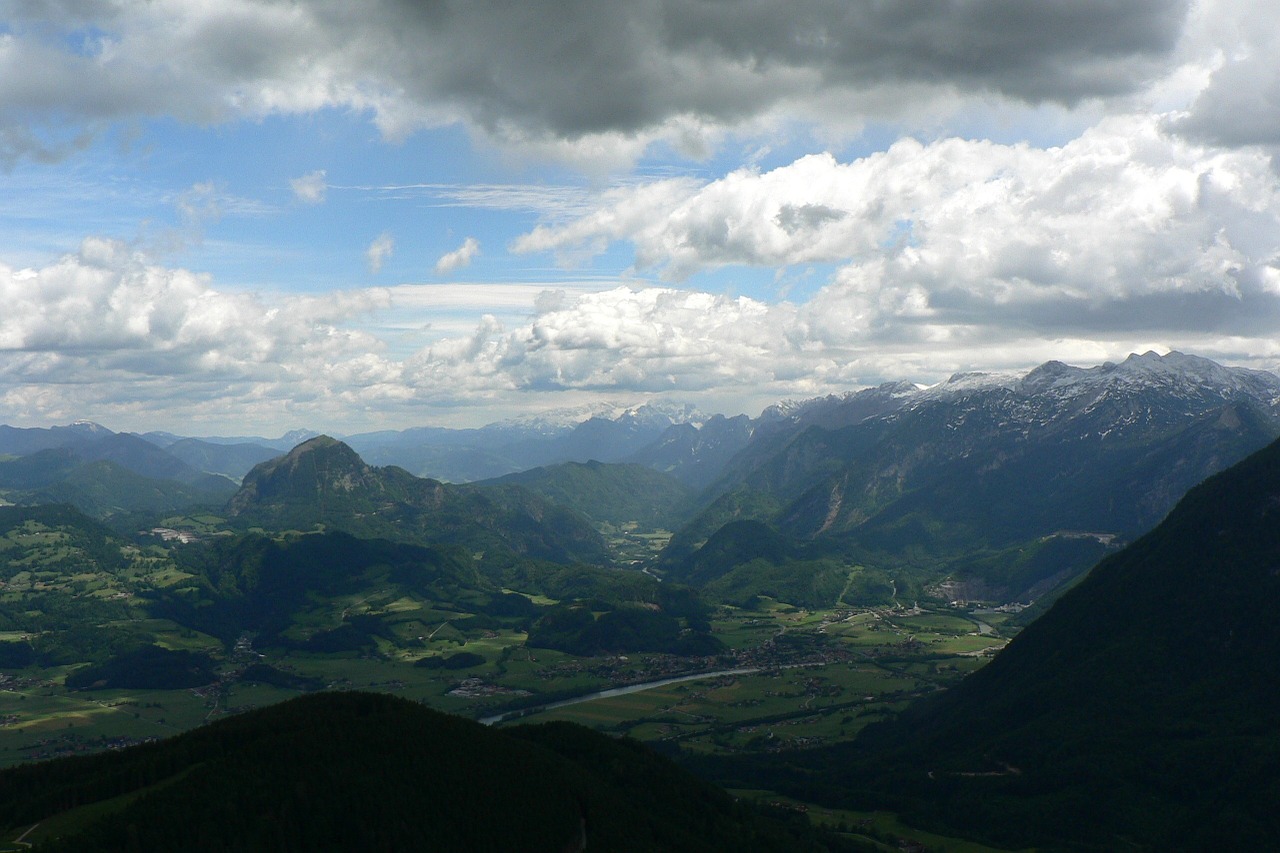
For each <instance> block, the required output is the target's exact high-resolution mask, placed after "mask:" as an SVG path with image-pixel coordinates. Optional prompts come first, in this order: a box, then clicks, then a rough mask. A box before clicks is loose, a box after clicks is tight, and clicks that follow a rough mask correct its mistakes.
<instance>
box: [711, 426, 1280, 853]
mask: <svg viewBox="0 0 1280 853" xmlns="http://www.w3.org/2000/svg"><path fill="white" fill-rule="evenodd" d="M1278 612H1280V443H1277V444H1273V445H1271V446H1270V447H1268V448H1266V449H1264V450H1262V451H1260V452H1258V453H1256V454H1255V455H1253V456H1251V457H1249V458H1248V459H1246V460H1245V461H1243V462H1241V463H1239V464H1237V465H1236V466H1235V467H1233V468H1231V469H1229V470H1227V471H1225V472H1223V473H1222V474H1219V475H1217V476H1215V477H1212V478H1210V479H1209V480H1207V481H1206V482H1204V483H1203V484H1201V485H1200V486H1198V487H1196V488H1195V489H1193V490H1192V491H1191V492H1189V493H1188V494H1187V495H1186V497H1185V498H1184V499H1183V500H1182V501H1181V502H1180V503H1179V504H1178V506H1177V507H1176V508H1175V509H1174V511H1173V512H1172V513H1170V515H1169V517H1168V518H1167V519H1166V520H1165V521H1164V522H1163V523H1162V524H1161V525H1160V526H1159V527H1157V528H1156V529H1155V530H1154V531H1152V532H1151V533H1149V534H1148V535H1146V536H1144V537H1143V538H1141V539H1139V540H1138V541H1137V542H1135V543H1134V544H1133V545H1131V546H1130V547H1128V548H1126V549H1125V550H1123V551H1121V552H1120V553H1118V554H1116V555H1114V556H1112V557H1110V558H1108V559H1106V560H1104V561H1103V562H1102V563H1100V564H1099V565H1098V566H1097V567H1096V568H1095V569H1094V570H1093V572H1092V573H1091V574H1090V575H1089V577H1088V578H1086V579H1085V580H1084V581H1083V582H1082V583H1081V584H1080V585H1079V586H1078V587H1076V588H1075V589H1074V590H1072V591H1071V592H1070V593H1068V594H1066V595H1064V596H1063V597H1062V599H1061V600H1060V601H1058V602H1057V603H1056V604H1055V605H1054V606H1053V607H1052V608H1051V609H1050V610H1049V611H1048V612H1047V613H1046V614H1045V615H1044V616H1042V617H1041V618H1040V619H1039V620H1037V621H1036V622H1034V623H1033V624H1032V625H1031V626H1030V627H1028V628H1027V629H1026V630H1025V631H1024V632H1023V633H1022V634H1021V635H1019V636H1018V637H1017V638H1016V639H1015V640H1014V641H1013V642H1012V643H1010V645H1009V646H1008V648H1007V649H1006V650H1005V651H1003V652H1002V653H1001V654H999V655H998V656H997V657H996V659H995V660H994V661H993V662H992V663H991V664H989V665H988V666H987V667H986V668H984V669H982V670H980V671H978V672H977V673H976V674H974V675H973V676H971V677H970V678H968V679H966V680H965V681H963V682H961V684H960V685H958V686H957V687H956V688H954V689H952V690H950V691H949V692H947V693H946V694H942V695H940V696H938V697H936V698H934V699H933V700H931V701H926V702H924V703H922V704H920V705H918V706H916V707H915V708H912V709H911V710H910V711H909V712H907V713H905V714H903V715H902V716H901V717H900V718H898V719H897V720H895V721H893V722H890V723H885V724H881V725H879V726H872V727H871V728H869V729H867V730H866V731H865V732H864V733H863V735H862V737H860V738H859V739H858V740H857V741H856V742H855V743H853V744H851V745H845V746H843V747H840V748H837V749H833V750H826V751H821V752H819V751H815V752H812V753H807V754H804V755H802V756H796V755H792V756H791V757H789V758H788V759H787V760H786V762H785V764H786V765H787V766H788V767H789V768H790V772H791V775H790V777H789V778H790V779H791V782H790V784H791V785H792V786H793V790H794V791H795V792H796V793H803V794H805V795H807V796H808V797H812V798H815V799H826V800H839V801H844V802H847V803H851V804H857V805H859V806H861V807H868V806H872V805H875V806H889V807H892V808H894V809H896V810H900V811H902V812H904V813H905V815H906V816H907V817H908V818H909V819H910V820H913V821H915V822H917V823H921V824H932V825H935V826H945V827H947V828H949V829H950V830H951V831H952V832H957V831H959V832H961V833H965V834H968V835H974V834H977V835H980V836H985V837H987V838H990V839H993V840H995V841H998V842H1003V843H1005V844H1011V845H1030V844H1034V845H1037V846H1039V847H1041V848H1046V847H1048V848H1053V847H1055V846H1061V847H1065V848H1069V849H1099V850H1120V849H1134V850H1183V849H1185V850H1249V849H1256V850H1262V849H1274V846H1273V845H1274V844H1275V841H1276V839H1277V838H1280V809H1277V808H1276V804H1277V803H1280V730H1277V727H1276V721H1277V719H1280V663H1277V662H1278V661H1280V618H1277V613H1278ZM796 768H803V770H802V771H798V772H797V771H796ZM779 770H781V768H780V767H778V766H776V765H775V766H774V767H771V768H745V767H742V768H737V769H736V770H734V771H730V772H737V773H740V774H750V773H761V774H764V775H768V774H770V773H776V772H779ZM783 772H784V773H786V772H788V771H783ZM775 781H776V778H775Z"/></svg>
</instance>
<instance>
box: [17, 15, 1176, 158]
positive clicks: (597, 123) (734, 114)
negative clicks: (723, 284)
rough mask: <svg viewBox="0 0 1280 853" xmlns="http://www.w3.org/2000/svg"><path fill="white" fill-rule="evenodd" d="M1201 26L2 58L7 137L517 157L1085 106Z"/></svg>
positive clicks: (57, 41)
mask: <svg viewBox="0 0 1280 853" xmlns="http://www.w3.org/2000/svg"><path fill="white" fill-rule="evenodd" d="M1186 10H1187V2H1186V0H1132V2H1123V3H1121V2H1115V0H951V2H947V1H946V0H893V2H888V0H886V1H885V2H879V0H864V2H853V3H850V2H844V1H843V0H790V2H780V0H770V2H763V0H745V2H713V0H639V2H629V3H600V2H593V0H526V1H525V2H484V0H465V2H464V0H442V1H441V2H419V0H383V2H381V3H362V4H347V3H338V2H325V1H324V0H316V1H315V2H310V3H307V2H303V3H296V4H284V3H273V2H262V1H255V0H239V2H235V1H234V0H233V1H232V2H227V3H225V4H216V5H212V6H207V7H206V6H201V4H191V3H179V2H163V0H162V2H156V3H148V4H136V5H130V4H125V5H119V4H94V3H90V2H81V3H69V2H56V3H40V2H36V0H26V2H23V3H21V4H20V5H19V6H18V7H17V9H16V12H15V13H14V16H13V19H12V20H11V22H10V29H11V33H10V34H9V35H8V36H7V37H0V38H3V41H0V72H2V73H0V80H3V82H0V116H3V118H4V119H5V123H6V124H10V125H12V124H14V123H15V122H20V121H30V120H32V117H33V116H34V117H36V118H43V119H44V120H50V121H51V120H56V119H62V118H70V119H71V120H76V119H77V118H79V119H85V118H104V117H112V116H126V115H133V114H138V113H143V114H152V115H154V114H163V113H169V114H174V115H178V116H179V117H182V118H185V119H193V120H197V121H210V120H218V119H219V118H224V117H228V116H235V115H239V114H249V115H262V114H268V113H272V112H306V111H310V110H314V109H319V108H323V107H326V106H347V107H355V108H357V109H370V110H373V111H374V112H375V113H376V114H377V116H378V120H379V123H380V124H381V125H382V126H383V128H384V130H387V131H388V132H391V133H393V134H394V133H401V132H407V131H409V130H412V129H413V128H414V127H416V126H421V125H422V124H431V123H436V122H441V121H456V120H462V121H467V122H470V123H472V124H474V125H477V126H480V127H483V128H484V129H486V130H487V131H488V132H490V133H493V134H495V135H498V136H502V137H507V138H518V137H520V136H550V137H556V138H562V139H577V138H581V137H583V136H586V135H590V134H595V133H606V132H619V133H623V134H632V133H636V132H639V131H643V130H646V129H653V128H658V127H661V126H662V125H663V123H664V122H668V121H670V120H672V119H675V118H694V119H696V120H700V121H703V122H710V123H713V124H725V123H730V124H731V123H733V122H736V121H740V120H744V119H747V118H750V117H752V116H755V115H759V114H761V113H764V112H767V111H769V110H771V109H775V108H778V107H779V106H780V105H783V106H785V105H786V104H787V103H789V102H791V101H803V100H805V99H811V98H814V97H818V96H823V97H825V96H830V95H832V94H835V95H840V94H842V93H843V94H847V95H849V96H850V97H851V98H852V97H853V96H855V95H856V93H857V92H859V91H861V90H863V89H865V88H868V87H885V86H888V87H893V86H897V85H920V84H925V85H932V86H938V87H941V88H942V89H944V90H946V91H953V90H954V91H960V92H975V93H996V94H999V95H1004V96H1008V97H1011V98H1015V99H1019V100H1023V101H1027V102H1033V103H1034V102H1042V101H1053V102H1061V103H1068V104H1070V103H1074V102H1077V101H1079V100H1080V99H1083V98H1089V97H1093V96H1107V95H1114V94H1117V93H1124V92H1130V91H1134V90H1135V89H1136V88H1138V87H1139V86H1141V85H1142V84H1143V83H1144V82H1145V81H1146V80H1148V79H1149V78H1150V77H1151V76H1152V75H1154V74H1156V73H1159V72H1160V71H1163V70H1165V69H1166V67H1167V61H1168V59H1169V56H1170V53H1171V51H1172V50H1173V47H1174V45H1175V43H1176V41H1177V39H1178V36H1179V33H1180V30H1181V27H1182V25H1183V20H1184V18H1185V16H1186ZM77 81H78V82H77ZM55 83H56V85H54V84H55ZM851 103H852V101H851Z"/></svg>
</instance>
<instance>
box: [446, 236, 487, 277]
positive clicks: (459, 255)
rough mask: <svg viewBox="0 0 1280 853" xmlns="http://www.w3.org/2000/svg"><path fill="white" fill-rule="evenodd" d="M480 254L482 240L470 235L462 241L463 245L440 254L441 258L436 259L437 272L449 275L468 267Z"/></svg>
mask: <svg viewBox="0 0 1280 853" xmlns="http://www.w3.org/2000/svg"><path fill="white" fill-rule="evenodd" d="M478 254H480V241H479V240H477V239H476V238H475V237H468V238H467V239H465V240H463V241H462V245H461V246H459V247H458V248H456V249H454V250H453V251H452V252H446V253H445V254H443V255H441V256H440V260H438V261H436V267H435V273H436V275H448V274H449V273H452V272H455V271H457V270H460V269H462V268H463V267H468V266H470V265H471V262H472V261H473V260H475V257H476V255H478Z"/></svg>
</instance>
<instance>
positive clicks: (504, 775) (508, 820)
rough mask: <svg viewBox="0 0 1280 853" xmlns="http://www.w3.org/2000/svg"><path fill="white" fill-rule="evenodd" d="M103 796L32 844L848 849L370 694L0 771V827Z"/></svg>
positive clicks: (643, 774) (735, 808)
mask: <svg viewBox="0 0 1280 853" xmlns="http://www.w3.org/2000/svg"><path fill="white" fill-rule="evenodd" d="M139 793H142V795H141V796H136V795H138V794H139ZM113 798H114V799H113ZM104 801H106V803H105V805H101V806H91V807H90V809H92V810H93V811H100V812H101V814H100V816H97V817H96V818H91V819H90V820H89V821H88V823H87V825H86V826H85V827H84V828H83V829H82V830H78V831H76V832H75V834H72V835H68V836H67V837H64V838H62V839H61V840H59V841H49V842H45V843H43V844H39V845H37V847H36V849H37V850H46V851H51V850H56V851H78V853H79V851H99V850H136V851H174V850H186V851H205V850H208V851H214V850H272V851H304V850H305V851H311V850H371V851H372V850H378V851H381V850H397V851H399V850H432V851H459V853H481V851H504V853H506V851H515V850H519V851H530V853H536V851H549V853H560V851H572V850H582V849H588V850H608V851H657V850H663V851H683V850H688V851H694V850H696V851H700V853H703V852H704V851H707V852H709V851H726V853H729V851H732V853H739V851H821V850H833V849H846V848H836V847H829V846H827V843H828V842H824V841H822V840H821V839H820V838H819V836H818V835H817V834H816V833H814V832H813V831H812V830H810V829H809V828H808V825H807V823H806V822H804V820H803V818H798V817H791V818H786V817H780V816H777V815H772V814H765V813H762V812H759V811H755V810H753V809H752V808H750V807H748V806H746V805H743V804H739V803H735V802H734V801H733V800H732V799H731V798H730V797H729V796H728V795H727V794H726V793H725V792H724V791H722V790H720V789H718V788H715V787H714V786H712V785H709V784H707V783H705V782H702V781H700V780H698V779H696V778H694V777H693V776H690V775H689V774H687V773H685V772H684V771H682V770H680V769H679V768H677V767H676V766H675V765H674V764H672V763H671V762H669V761H668V760H666V759H664V758H661V757H659V756H657V755H656V754H654V753H652V752H650V751H649V750H648V749H647V748H645V747H643V746H641V745H640V744H638V743H635V742H633V741H627V740H616V739H611V738H608V737H606V736H604V735H600V734H596V733H594V732H592V731H590V730H588V729H585V728H582V727H580V726H575V725H571V724H566V723H551V724H545V725H541V726H520V727H516V728H513V729H504V730H502V731H497V730H493V729H487V728H485V727H483V726H481V725H480V724H479V723H475V722H472V721H470V720H464V719H462V718H460V717H451V716H448V715H445V714H441V713H438V712H435V711H431V710H428V709H425V708H423V707H421V706H419V705H415V704H413V703H411V702H408V701H405V700H403V699H397V698H394V697H390V696H383V695H376V694H368V693H327V694H317V695H313V696H308V697H303V698H300V699H295V700H292V701H290V702H286V703H283V704H280V705H275V706H273V707H270V708H266V709H262V710H259V711H253V712H249V713H246V714H243V715H240V716H236V717H231V718H228V719H225V720H222V721H220V722H217V723H214V724H211V725H209V726H206V727H204V728H201V729H197V730H195V731H192V732H188V733H186V734H184V735H180V736H178V737H175V738H173V739H171V740H167V741H163V742H158V743H152V744H145V745H142V746H139V747H134V748H132V749H129V750H126V751H123V752H120V753H113V754H111V753H108V754H100V755H94V756H87V757H80V758H73V759H63V760H60V761H54V762H47V763H43V764H36V765H27V766H23V767H18V768H14V769H11V770H7V771H4V772H3V773H0V825H3V826H7V827H10V828H18V827H22V826H25V825H29V824H33V823H36V822H37V821H44V822H46V824H51V825H56V824H57V821H58V817H57V816H58V815H59V814H62V813H65V812H66V811H67V810H68V809H71V808H74V807H76V806H85V805H87V804H91V803H103V802H104ZM67 825H71V824H70V823H68V824H67Z"/></svg>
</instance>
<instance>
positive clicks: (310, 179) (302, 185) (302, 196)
mask: <svg viewBox="0 0 1280 853" xmlns="http://www.w3.org/2000/svg"><path fill="white" fill-rule="evenodd" d="M325 174H326V173H325V170H324V169H316V170H315V171H314V172H308V173H307V174H305V175H302V176H301V177H297V178H294V179H293V180H291V181H289V186H290V188H291V189H292V190H293V194H294V196H295V197H297V199H298V200H299V201H301V202H304V203H306V204H320V203H321V202H322V201H324V197H325V192H326V191H327V190H328V189H329V185H328V183H327V182H326V180H325Z"/></svg>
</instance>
